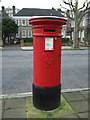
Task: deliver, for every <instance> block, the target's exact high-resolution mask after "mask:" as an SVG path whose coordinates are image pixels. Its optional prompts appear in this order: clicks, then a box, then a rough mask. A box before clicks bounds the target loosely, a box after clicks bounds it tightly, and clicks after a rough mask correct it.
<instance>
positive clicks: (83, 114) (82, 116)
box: [78, 112, 90, 118]
mask: <svg viewBox="0 0 90 120" xmlns="http://www.w3.org/2000/svg"><path fill="white" fill-rule="evenodd" d="M88 114H90V113H88V112H84V113H79V114H78V116H79V117H80V118H88Z"/></svg>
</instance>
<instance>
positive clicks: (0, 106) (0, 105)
mask: <svg viewBox="0 0 90 120" xmlns="http://www.w3.org/2000/svg"><path fill="white" fill-rule="evenodd" d="M0 110H2V100H0Z"/></svg>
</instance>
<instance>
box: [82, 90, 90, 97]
mask: <svg viewBox="0 0 90 120" xmlns="http://www.w3.org/2000/svg"><path fill="white" fill-rule="evenodd" d="M81 94H83V95H84V96H85V98H90V91H81Z"/></svg>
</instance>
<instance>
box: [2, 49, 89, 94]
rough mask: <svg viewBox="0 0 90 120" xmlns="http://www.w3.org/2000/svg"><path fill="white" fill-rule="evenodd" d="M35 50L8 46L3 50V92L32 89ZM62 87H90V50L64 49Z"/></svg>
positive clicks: (19, 91) (20, 91) (22, 91)
mask: <svg viewBox="0 0 90 120" xmlns="http://www.w3.org/2000/svg"><path fill="white" fill-rule="evenodd" d="M32 57H33V51H21V50H20V49H19V48H18V49H16V48H14V49H13V47H11V48H8V49H6V50H4V51H3V52H2V93H3V94H12V93H25V92H30V91H32V80H33V75H32V74H33V59H32ZM61 70H62V74H61V83H62V89H72V88H87V87H88V50H63V51H62V68H61Z"/></svg>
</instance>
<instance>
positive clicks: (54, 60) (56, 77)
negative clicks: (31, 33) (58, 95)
mask: <svg viewBox="0 0 90 120" xmlns="http://www.w3.org/2000/svg"><path fill="white" fill-rule="evenodd" d="M60 56H61V37H60V36H59V37H52V36H51V37H34V84H35V85H39V86H43V87H51V86H56V85H60V76H61V75H60V73H61V72H60V65H61V57H60Z"/></svg>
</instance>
